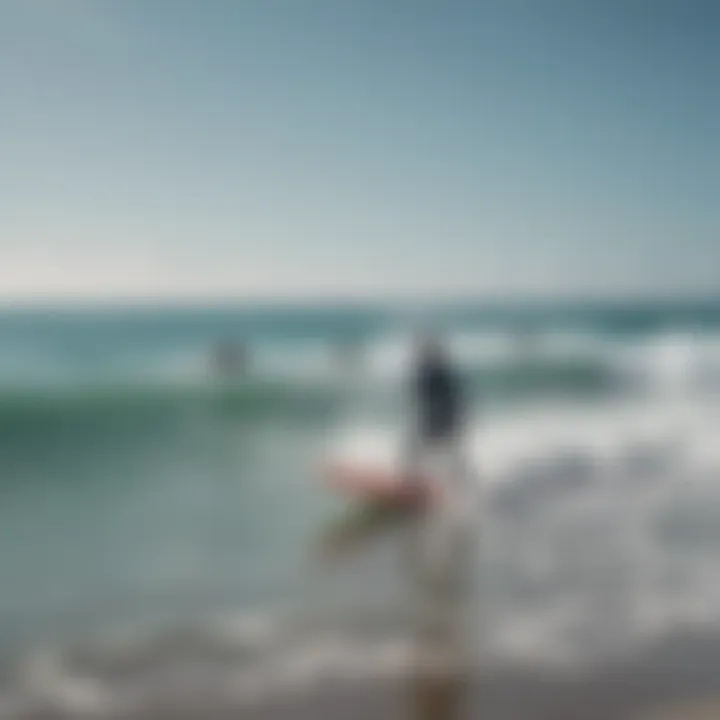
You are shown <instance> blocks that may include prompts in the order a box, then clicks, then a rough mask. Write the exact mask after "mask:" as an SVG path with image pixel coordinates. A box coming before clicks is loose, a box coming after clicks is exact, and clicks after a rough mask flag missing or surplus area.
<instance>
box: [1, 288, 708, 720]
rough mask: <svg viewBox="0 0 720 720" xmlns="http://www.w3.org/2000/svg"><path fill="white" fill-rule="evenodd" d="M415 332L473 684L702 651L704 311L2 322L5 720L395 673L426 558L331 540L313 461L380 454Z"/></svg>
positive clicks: (115, 315)
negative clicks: (670, 649) (672, 639)
mask: <svg viewBox="0 0 720 720" xmlns="http://www.w3.org/2000/svg"><path fill="white" fill-rule="evenodd" d="M426 327H429V328H431V329H432V331H433V332H437V333H439V334H440V335H441V336H442V337H443V338H444V339H445V340H446V342H447V344H448V347H449V349H450V351H451V353H452V355H453V357H454V358H455V361H456V363H457V365H458V368H459V369H460V372H461V373H462V376H463V378H464V382H465V385H466V388H467V392H468V395H469V398H470V406H471V410H472V412H471V417H470V421H469V428H468V433H467V437H466V438H465V450H466V453H467V456H468V458H470V459H471V461H472V465H473V467H474V468H475V471H476V472H475V473H474V474H473V475H472V479H473V492H474V493H475V495H473V497H474V498H475V500H477V502H475V501H474V500H473V501H472V502H471V503H469V506H472V514H471V521H470V524H471V525H472V530H473V532H475V531H476V532H475V534H474V535H472V537H473V538H474V540H473V543H475V544H474V551H473V553H472V561H471V563H470V565H469V566H468V568H469V569H467V570H466V577H465V581H466V590H465V591H464V593H465V594H464V595H463V597H462V600H463V602H464V603H465V604H466V606H467V610H468V612H467V616H468V617H469V622H470V624H469V625H468V626H466V627H465V629H464V631H463V632H464V633H465V639H466V640H468V638H469V643H468V644H469V645H471V646H472V648H473V651H474V652H475V651H476V652H477V656H478V657H480V658H482V662H483V663H485V664H486V665H485V666H487V665H492V666H498V667H506V666H511V665H513V664H514V665H520V666H522V667H527V666H538V667H553V668H574V669H577V668H578V667H579V666H582V665H583V664H591V665H592V664H593V663H595V664H597V663H607V662H616V661H618V658H621V657H624V656H626V655H627V654H628V653H633V652H637V651H638V650H639V649H640V648H642V647H645V646H648V645H649V644H651V643H653V642H657V641H659V640H661V639H662V638H663V637H665V636H667V635H668V634H670V633H674V632H677V631H678V629H681V630H688V629H693V630H698V631H700V632H705V631H706V630H707V631H708V632H709V631H714V630H715V629H717V626H718V622H719V621H720V575H718V572H717V557H718V552H719V551H720V483H719V482H718V469H719V468H720V445H718V442H717V430H718V428H719V426H720V405H719V404H718V399H720V395H719V393H720V302H716V301H706V302H695V303H679V302H675V303H672V302H655V303H651V302H642V303H641V302H634V303H633V302H626V303H620V302H615V303H600V302H597V303H583V304H581V303H570V302H567V303H562V304H560V303H556V304H550V303H544V304H532V303H525V304H523V303H514V304H511V303H506V304H501V303H495V304H487V303H486V304H480V303H475V304H473V303H465V304H463V305H443V306H428V307H423V308H417V307H416V308H407V307H405V308H403V307H399V306H394V307H392V306H381V305H379V304H378V305H373V306H370V305H367V306H363V305H355V306H352V307H342V308H333V307H331V306H318V307H292V306H280V305H276V306H262V307H261V306H257V307H251V306H244V307H227V308H200V307H196V308H193V307H183V308H150V307H147V308H140V307H137V308H125V309H110V308H106V309H102V308H89V307H87V308H80V309H77V308H76V309H70V308H65V309H61V308H55V309H30V308H26V309H22V308H14V309H12V308H7V309H5V310H3V311H1V312H0V648H1V652H0V716H2V717H8V718H12V717H24V716H25V715H23V713H26V714H27V713H28V712H30V711H32V710H33V709H34V708H41V709H42V708H47V707H52V708H60V709H61V710H63V711H66V712H69V713H70V714H71V715H73V714H77V713H79V712H81V711H83V712H88V713H91V712H96V713H101V712H102V711H103V710H108V708H109V709H115V710H116V709H117V708H125V709H126V710H127V712H128V713H130V712H131V711H137V712H138V713H139V714H141V713H142V711H143V709H146V708H147V707H151V706H152V707H170V708H172V707H175V706H180V705H182V706H183V707H187V704H188V703H189V702H191V701H190V699H189V698H191V699H192V702H193V703H197V704H198V708H199V709H198V713H200V714H202V707H203V703H204V702H210V700H209V698H210V699H212V701H213V702H217V699H218V698H222V697H225V696H227V697H228V698H231V699H232V701H233V702H238V703H242V702H245V701H246V700H247V701H249V698H252V699H253V701H255V702H258V701H261V700H262V697H264V696H265V695H267V694H276V693H277V692H280V689H282V688H283V687H286V686H287V687H297V686H298V685H303V684H309V683H317V682H322V681H323V680H324V679H326V678H331V677H332V678H338V677H346V676H347V677H350V676H352V677H355V676H366V675H372V674H373V673H379V672H382V673H385V674H388V673H392V672H400V671H401V668H402V666H403V663H404V662H405V660H404V659H406V658H407V640H408V634H409V632H410V630H409V628H410V624H409V621H408V615H409V613H408V608H413V607H414V605H415V600H416V594H417V593H415V594H413V592H412V591H411V592H408V587H409V581H408V575H409V574H410V573H411V571H410V570H409V563H408V555H407V553H408V549H409V548H410V549H412V547H413V542H414V541H413V540H412V538H413V537H415V536H413V535H412V534H411V533H409V531H407V528H405V525H404V524H403V523H400V522H398V523H390V524H389V526H388V527H382V528H380V529H378V530H377V532H368V533H367V537H364V536H362V533H361V538H360V539H359V540H355V541H354V542H350V546H351V547H350V548H349V549H348V548H346V547H340V548H339V549H338V547H335V545H342V543H341V542H339V541H337V537H340V538H342V537H343V527H347V526H350V525H351V524H352V522H353V520H352V518H351V519H350V520H344V518H347V516H348V513H350V514H351V515H352V512H353V508H352V507H348V503H347V502H346V500H345V499H344V498H342V497H339V496H337V495H334V494H333V493H331V492H329V491H328V489H327V488H326V487H325V486H324V484H323V482H322V478H321V470H320V468H321V465H322V462H323V459H324V458H327V457H332V456H335V455H339V456H343V457H356V458H357V459H358V460H359V461H367V462H378V463H394V462H397V461H398V456H399V454H400V448H401V444H402V436H403V427H404V424H405V423H406V421H407V397H406V386H405V379H406V372H407V367H408V362H409V360H410V357H411V353H410V348H411V343H410V340H411V337H412V334H413V333H414V332H416V331H417V330H418V329H419V328H426ZM227 342H234V343H242V347H243V349H244V352H245V355H246V364H245V366H244V367H243V368H242V370H241V371H239V372H238V373H236V374H233V375H232V376H228V375H227V374H222V373H219V372H218V370H217V368H216V367H215V365H214V363H213V349H214V348H216V347H217V346H218V343H227ZM348 349H349V351H348ZM344 523H345V524H344ZM337 528H340V529H339V530H338V529H337ZM468 628H472V630H468ZM264 694H265V695H264Z"/></svg>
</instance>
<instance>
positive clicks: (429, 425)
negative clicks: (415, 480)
mask: <svg viewBox="0 0 720 720" xmlns="http://www.w3.org/2000/svg"><path fill="white" fill-rule="evenodd" d="M414 390H415V396H416V402H417V404H418V407H417V412H418V429H417V430H418V436H419V438H418V439H419V440H420V442H422V443H436V442H438V441H439V442H442V441H445V440H450V439H451V438H453V437H454V436H455V435H456V434H457V432H458V430H459V429H460V421H461V401H460V382H459V379H458V378H457V377H456V375H455V373H454V372H453V370H452V368H451V367H450V366H449V364H448V363H447V362H446V361H445V360H443V359H442V358H427V359H425V360H423V361H421V363H420V365H419V367H418V369H417V374H416V377H415V388H414Z"/></svg>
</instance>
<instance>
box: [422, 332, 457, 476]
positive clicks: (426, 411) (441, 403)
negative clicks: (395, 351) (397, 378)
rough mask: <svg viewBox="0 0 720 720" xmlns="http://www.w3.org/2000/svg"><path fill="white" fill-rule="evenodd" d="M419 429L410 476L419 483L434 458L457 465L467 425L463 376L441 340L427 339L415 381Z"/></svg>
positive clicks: (424, 340) (423, 343)
mask: <svg viewBox="0 0 720 720" xmlns="http://www.w3.org/2000/svg"><path fill="white" fill-rule="evenodd" d="M412 396H413V401H414V406H415V408H414V410H415V413H414V415H415V418H414V420H415V422H414V425H415V427H414V428H413V431H412V438H411V442H410V457H409V458H408V460H409V467H408V470H409V476H410V481H411V482H412V481H416V480H417V478H418V475H422V474H423V473H424V472H425V470H426V468H425V464H426V462H427V460H428V459H430V457H433V456H437V455H441V456H444V457H445V458H446V460H447V461H449V462H450V463H451V465H453V466H457V463H456V462H455V461H456V460H457V457H458V448H457V444H458V440H459V435H460V433H461V430H462V424H463V415H464V407H463V398H462V388H461V381H460V377H459V375H458V373H457V371H456V369H455V368H454V367H453V364H452V363H451V361H450V359H449V357H448V355H447V353H446V351H445V350H444V348H443V347H442V345H441V343H440V341H439V340H438V339H437V338H435V337H431V336H428V337H424V338H422V340H421V341H420V344H419V347H418V350H417V359H416V364H415V368H414V372H413V378H412Z"/></svg>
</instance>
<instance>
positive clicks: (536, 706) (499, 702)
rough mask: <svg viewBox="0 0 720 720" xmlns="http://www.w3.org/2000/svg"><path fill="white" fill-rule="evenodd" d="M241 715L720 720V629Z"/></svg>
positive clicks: (361, 689)
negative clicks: (634, 650)
mask: <svg viewBox="0 0 720 720" xmlns="http://www.w3.org/2000/svg"><path fill="white" fill-rule="evenodd" d="M241 715H242V717H245V718H250V719H251V720H286V719H287V720H290V718H295V719H298V720H314V719H315V718H338V719H342V720H360V719H361V718H372V720H401V719H404V718H407V719H408V720H456V719H457V720H460V719H463V720H464V719H465V718H483V719H485V718H487V719H488V720H608V719H610V718H612V719H613V720H681V719H682V720H710V718H712V719H713V720H717V719H720V635H715V636H711V637H704V636H697V635H685V636H681V635H678V636H675V637H672V638H667V639H666V640H664V641H663V642H660V643H658V644H656V645H654V646H653V647H650V648H647V649H646V650H645V651H644V652H643V653H641V654H639V655H638V656H637V657H635V658H631V659H629V660H627V661H625V662H623V663H619V664H617V665H615V666H609V667H607V668H605V669H603V670H596V671H594V672H588V673H585V674H582V675H578V676H576V677H572V678H571V677H567V676H565V677H563V676H562V675H559V674H558V675H553V674H551V673H549V672H546V673H542V672H540V671H520V670H516V671H505V672H496V673H493V674H489V675H487V676H486V677H480V676H475V677H473V678H460V677H457V676H455V677H450V678H445V679H443V678H435V679H433V678H431V677H429V676H427V675H425V676H423V677H416V678H414V679H409V680H408V679H404V680H392V681H390V680H386V681H379V682H376V683H361V684H355V685H350V684H349V685H344V686H335V687H326V688H323V689H320V690H315V691H314V692H311V693H305V694H302V693H299V694H294V695H288V696H286V697H284V698H277V699H275V700H274V701H272V702H270V703H267V704H266V705H265V706H263V707H261V708H255V709H246V710H245V711H244V712H242V714H241ZM217 717H218V720H219V718H220V717H223V716H222V715H219V716H217ZM168 720H170V719H168ZM173 720H175V719H174V718H173Z"/></svg>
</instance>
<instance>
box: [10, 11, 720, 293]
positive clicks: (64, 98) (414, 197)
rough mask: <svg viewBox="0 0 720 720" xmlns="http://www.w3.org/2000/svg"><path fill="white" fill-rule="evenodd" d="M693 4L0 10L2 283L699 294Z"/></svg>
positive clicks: (710, 36)
mask: <svg viewBox="0 0 720 720" xmlns="http://www.w3.org/2000/svg"><path fill="white" fill-rule="evenodd" d="M719 76H720V5H718V4H716V3H715V2H714V0H677V1H675V2H671V1H669V0H617V1H614V0H604V1H603V2H597V1H593V0H487V1H485V0H468V1H467V2H465V1H460V0H445V1H444V2H436V1H435V0H432V1H431V0H362V2H345V1H344V0H207V1H206V2H197V1H195V0H152V1H146V0H0V97H2V104H3V111H2V124H1V125H0V209H1V211H0V243H1V245H0V250H1V255H0V295H2V296H3V297H6V298H9V297H37V296H46V297H47V296H50V297H52V296H58V297H60V296H62V297H67V296H73V297H96V296H108V297H128V298H131V297H149V296H151V297H168V298H171V297H178V298H188V297H197V298H215V297H217V298H223V297H246V296H274V295H305V296H307V295H313V296H337V295H343V296H366V295H370V296H372V295H377V294H380V295H385V294H401V295H403V294H409V295H413V294H422V295H428V294H430V295H443V296H447V295H467V294H477V295H481V296H482V295H510V296H512V295H516V294H523V295H526V294H539V295H557V294H561V295H562V294H610V295H615V294H628V293H632V294H636V293H640V294H694V293H707V292H714V291H716V290H717V287H718V279H719V277H720V276H719V272H720V271H719V270H718V268H720V202H718V198H719V197H720V144H719V142H718V137H717V133H718V128H720V89H718V88H720V83H718V77H719Z"/></svg>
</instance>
